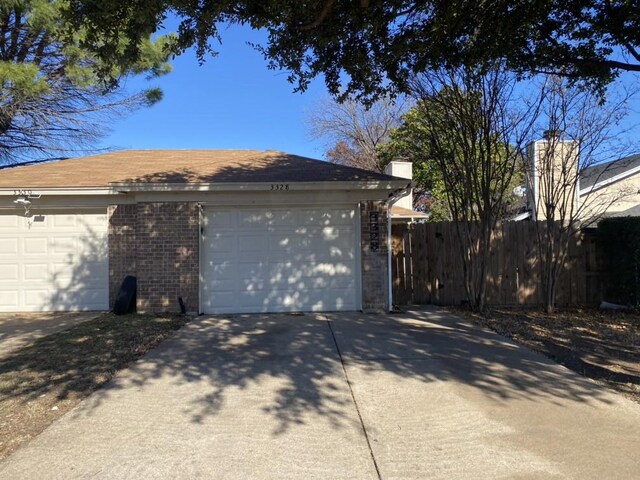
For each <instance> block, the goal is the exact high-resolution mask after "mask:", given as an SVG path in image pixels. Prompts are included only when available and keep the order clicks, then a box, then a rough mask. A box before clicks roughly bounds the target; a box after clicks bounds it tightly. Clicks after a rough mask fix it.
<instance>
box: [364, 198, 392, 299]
mask: <svg viewBox="0 0 640 480" xmlns="http://www.w3.org/2000/svg"><path fill="white" fill-rule="evenodd" d="M372 212H377V214H378V222H377V224H378V248H377V249H376V250H375V251H374V250H373V249H372V248H371V227H372V226H371V215H370V214H371V213H372ZM387 215H388V208H387V204H386V203H385V202H381V201H367V202H361V203H360V222H361V225H360V228H361V235H360V238H361V241H362V309H363V310H364V311H386V310H387V309H388V306H389V305H388V303H389V301H388V296H389V288H388V282H389V274H388V266H389V264H388V258H387V229H388V224H387Z"/></svg>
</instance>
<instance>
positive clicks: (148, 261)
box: [109, 202, 199, 312]
mask: <svg viewBox="0 0 640 480" xmlns="http://www.w3.org/2000/svg"><path fill="white" fill-rule="evenodd" d="M123 207H125V208H123ZM120 209H122V214H120V212H121V210H120ZM109 212H110V227H109V250H110V252H109V253H110V255H109V264H110V266H109V270H110V272H113V275H111V276H110V292H109V298H110V299H111V298H115V295H116V292H117V288H119V282H122V278H124V276H123V275H125V274H134V275H135V276H136V277H137V279H138V292H137V309H138V311H139V312H179V311H180V306H179V304H178V297H182V299H183V300H184V302H185V304H186V309H187V311H189V312H197V311H198V275H199V259H198V258H199V232H198V225H199V222H198V207H197V205H196V204H195V203H173V202H172V203H139V204H137V205H126V206H124V205H119V206H111V207H109ZM111 212H113V213H111ZM119 214H120V215H119ZM120 217H122V218H120ZM125 221H129V222H131V223H129V224H128V226H125V225H121V222H125ZM112 224H113V228H112ZM132 225H134V226H135V227H134V228H132V227H131V226H132ZM118 277H121V278H120V279H118ZM112 306H113V304H112Z"/></svg>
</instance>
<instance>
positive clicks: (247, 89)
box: [100, 27, 326, 158]
mask: <svg viewBox="0 0 640 480" xmlns="http://www.w3.org/2000/svg"><path fill="white" fill-rule="evenodd" d="M222 36H223V42H224V43H223V44H222V45H215V44H214V48H215V49H216V50H217V51H219V52H220V53H219V55H218V56H217V57H215V58H208V59H207V62H206V63H205V64H204V65H203V66H199V65H198V62H197V59H196V56H195V54H194V53H193V52H192V51H190V52H187V53H185V54H184V55H182V56H180V57H178V58H176V59H175V60H173V61H172V62H171V63H172V65H173V72H171V73H170V74H168V75H166V76H164V77H162V78H159V79H155V80H153V81H151V82H148V81H145V80H144V79H142V78H138V79H131V80H129V81H128V82H127V84H126V85H125V86H126V88H127V89H128V90H131V91H134V90H136V89H141V88H149V87H151V86H158V87H160V88H161V89H162V90H163V92H164V98H163V100H162V101H161V102H159V103H158V104H156V105H154V106H153V107H151V108H145V109H142V110H139V111H136V112H135V113H133V114H131V115H130V116H128V117H125V118H122V119H116V120H115V121H114V122H113V124H112V131H111V134H110V135H109V136H107V137H106V138H105V139H104V140H103V141H102V143H101V145H100V146H101V147H102V148H109V149H112V148H117V149H120V148H127V149H131V148H240V149H245V148H246V149H259V150H268V149H273V150H282V151H286V152H288V153H296V154H299V155H304V156H310V157H314V158H322V155H323V151H324V148H323V144H322V142H321V141H318V140H313V139H311V138H310V137H309V135H308V129H307V128H306V126H305V117H306V113H305V112H307V111H308V110H309V109H311V108H313V106H314V105H315V104H317V102H318V101H319V100H320V99H322V98H324V97H325V96H326V88H325V87H324V83H323V80H322V79H317V80H315V81H314V82H313V83H312V84H311V85H310V88H309V89H308V90H307V91H306V92H304V93H293V88H294V86H293V85H292V84H290V83H289V82H288V81H287V75H286V73H284V72H278V71H273V70H269V69H268V68H267V62H266V61H265V60H264V58H263V57H262V55H261V54H260V53H259V52H257V51H255V50H254V49H253V48H251V47H250V46H249V45H247V44H246V42H247V41H252V42H261V41H262V40H263V39H264V38H265V36H264V34H263V33H261V32H256V31H253V30H251V29H249V28H241V27H231V28H229V29H227V30H224V31H223V32H222Z"/></svg>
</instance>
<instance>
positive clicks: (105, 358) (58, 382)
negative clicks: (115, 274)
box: [0, 314, 189, 459]
mask: <svg viewBox="0 0 640 480" xmlns="http://www.w3.org/2000/svg"><path fill="white" fill-rule="evenodd" d="M188 321H189V318H188V317H184V316H171V315H165V316H158V317H156V316H149V315H123V316H115V315H112V314H104V315H101V316H100V317H98V318H96V319H94V320H90V321H88V322H85V323H82V324H79V325H76V326H74V327H71V328H69V329H68V330H64V331H62V332H58V333H55V334H53V335H50V336H48V337H44V338H41V339H39V340H37V341H36V342H35V343H34V344H33V345H31V346H29V347H25V348H23V349H21V350H18V351H16V352H14V353H13V354H11V355H10V356H9V357H7V358H4V359H3V360H2V361H0V459H2V458H4V457H6V456H7V455H9V454H10V453H11V452H13V451H14V450H15V449H16V448H18V447H19V446H20V445H22V444H24V443H25V442H27V441H28V440H29V439H31V438H33V437H34V436H36V435H38V434H39V433H40V432H42V430H44V429H45V428H46V427H47V426H48V425H49V424H50V423H51V422H53V421H54V420H55V419H56V418H58V417H60V416H62V415H63V414H64V413H66V412H68V411H69V410H71V409H72V408H73V407H75V406H76V405H77V404H78V403H79V402H80V401H81V400H82V399H84V398H85V397H87V396H88V395H89V394H90V393H91V392H93V391H94V390H96V389H98V388H100V387H101V386H102V385H104V384H105V383H106V382H108V381H109V380H110V379H111V378H112V377H113V375H114V374H115V373H116V372H117V371H118V370H121V369H123V368H125V367H126V366H127V365H129V364H130V363H131V362H132V361H134V360H135V359H136V358H138V357H140V356H141V355H144V354H145V353H147V352H148V351H149V350H151V349H153V348H154V347H156V346H157V345H158V344H159V343H160V342H162V341H163V340H165V339H166V338H168V337H169V336H171V335H172V334H173V333H174V332H175V331H176V330H178V329H179V328H180V327H182V326H183V325H185V323H187V322H188Z"/></svg>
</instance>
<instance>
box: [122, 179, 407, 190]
mask: <svg viewBox="0 0 640 480" xmlns="http://www.w3.org/2000/svg"><path fill="white" fill-rule="evenodd" d="M110 186H111V189H112V190H113V191H116V192H119V193H129V192H169V191H173V192H238V191H245V192H274V191H305V190H306V191H310V190H315V191H332V190H333V191H335V190H347V191H350V190H351V191H352V190H398V189H406V188H409V187H411V182H410V181H407V180H400V179H399V180H381V181H377V180H376V181H356V182H277V183H276V182H243V183H240V182H237V183H235V182H228V183H191V184H188V183H187V184H175V183H112V184H110Z"/></svg>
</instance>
